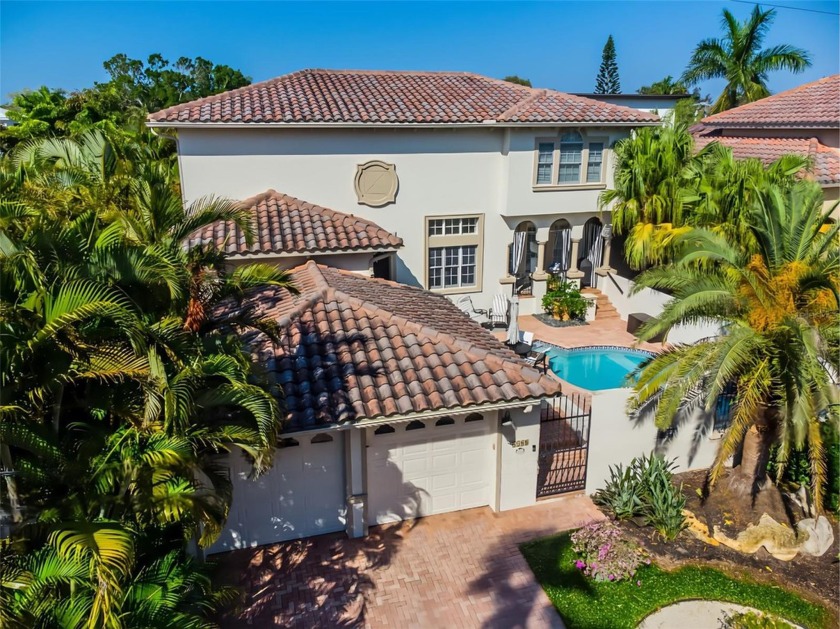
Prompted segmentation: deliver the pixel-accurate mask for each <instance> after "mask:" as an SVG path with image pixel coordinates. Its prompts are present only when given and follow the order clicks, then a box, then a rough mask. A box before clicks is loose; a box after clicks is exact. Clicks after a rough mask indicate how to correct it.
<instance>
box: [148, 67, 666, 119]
mask: <svg viewBox="0 0 840 629" xmlns="http://www.w3.org/2000/svg"><path fill="white" fill-rule="evenodd" d="M658 120H659V118H658V117H657V116H655V115H653V114H649V113H647V112H642V111H638V110H635V109H631V108H629V107H621V106H618V105H612V104H608V103H602V102H598V101H595V100H591V99H588V98H583V97H580V96H572V95H570V94H565V93H562V92H555V91H553V90H543V89H532V88H529V87H525V86H522V85H516V84H513V83H508V82H506V81H500V80H497V79H491V78H488V77H484V76H480V75H477V74H471V73H468V72H389V71H363V70H301V71H299V72H294V73H292V74H287V75H284V76H281V77H278V78H276V79H271V80H268V81H263V82H262V83H254V84H253V85H249V86H247V87H242V88H239V89H237V90H232V91H229V92H224V93H222V94H217V95H215V96H209V97H207V98H203V99H200V100H196V101H193V102H191V103H184V104H182V105H176V106H174V107H170V108H168V109H164V110H162V111H158V112H156V113H153V114H151V115H150V116H149V121H150V122H151V123H153V124H154V123H164V126H165V123H179V122H186V123H225V122H228V123H254V124H258V123H287V124H289V123H342V124H387V123H396V124H418V123H432V124H452V123H484V122H488V121H500V122H514V123H520V122H521V123H535V122H581V123H642V124H644V123H656V122H658Z"/></svg>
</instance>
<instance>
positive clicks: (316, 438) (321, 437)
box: [309, 432, 333, 443]
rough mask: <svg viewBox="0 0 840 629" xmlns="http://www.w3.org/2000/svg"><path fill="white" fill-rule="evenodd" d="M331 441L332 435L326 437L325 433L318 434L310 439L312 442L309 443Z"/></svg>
mask: <svg viewBox="0 0 840 629" xmlns="http://www.w3.org/2000/svg"><path fill="white" fill-rule="evenodd" d="M332 440H333V438H332V435H328V434H327V433H325V432H319V433H318V434H317V435H315V436H314V437H312V440H311V441H310V442H309V443H329V442H330V441H332Z"/></svg>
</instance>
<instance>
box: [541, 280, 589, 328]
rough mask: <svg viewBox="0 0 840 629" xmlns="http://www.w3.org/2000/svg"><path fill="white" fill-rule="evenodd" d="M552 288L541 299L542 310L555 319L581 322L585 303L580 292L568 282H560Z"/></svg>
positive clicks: (584, 314)
mask: <svg viewBox="0 0 840 629" xmlns="http://www.w3.org/2000/svg"><path fill="white" fill-rule="evenodd" d="M552 288H553V290H550V291H548V292H547V293H546V294H545V295H544V296H543V298H542V307H543V310H544V311H545V312H546V313H547V314H550V315H551V316H552V317H554V318H555V319H562V320H563V321H568V320H569V319H577V320H583V319H584V317H585V316H586V307H587V302H586V299H584V297H583V296H582V295H581V294H580V291H579V290H578V289H577V288H575V287H574V286H572V285H571V284H569V283H568V282H561V283H560V284H558V285H557V286H556V287H552Z"/></svg>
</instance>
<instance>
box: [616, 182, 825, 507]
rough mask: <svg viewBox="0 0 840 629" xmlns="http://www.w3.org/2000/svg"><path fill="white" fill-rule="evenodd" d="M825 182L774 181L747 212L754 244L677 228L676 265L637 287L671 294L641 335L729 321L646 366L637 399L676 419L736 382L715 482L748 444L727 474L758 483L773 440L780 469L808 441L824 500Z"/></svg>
mask: <svg viewBox="0 0 840 629" xmlns="http://www.w3.org/2000/svg"><path fill="white" fill-rule="evenodd" d="M822 201H823V200H822V191H821V190H820V188H819V186H817V185H816V184H813V183H810V182H801V183H799V184H796V185H795V186H793V187H791V188H790V189H788V190H782V189H780V188H778V187H771V188H770V189H769V191H767V192H766V193H765V194H763V195H762V196H761V198H760V199H759V200H757V202H756V204H755V207H754V208H753V211H752V213H751V214H750V217H749V228H750V230H751V232H752V238H751V242H752V243H753V245H752V247H754V248H750V247H745V246H744V244H743V243H742V242H741V241H740V240H739V239H737V238H732V237H731V236H730V235H727V234H723V233H714V232H713V231H711V230H708V229H694V230H691V231H690V232H689V233H685V234H682V235H681V236H680V237H679V239H678V240H679V243H678V244H680V245H681V246H682V253H681V255H680V256H679V257H678V258H677V259H676V260H675V262H674V263H673V264H672V265H669V266H666V267H661V268H656V269H651V270H649V271H646V272H645V273H643V274H642V275H640V276H639V278H638V281H637V284H636V288H635V289H634V290H636V291H638V290H641V289H643V288H654V289H659V290H666V291H669V292H670V293H671V294H672V295H673V298H672V299H671V301H670V302H669V303H668V304H667V305H666V306H665V309H664V310H663V312H662V314H661V315H660V316H659V318H658V319H657V320H656V321H655V322H652V323H651V324H649V325H647V326H646V327H645V328H644V329H643V331H642V333H641V337H642V338H644V339H650V338H652V337H653V336H655V335H657V334H661V333H667V332H668V331H669V330H671V329H672V328H674V327H675V326H678V325H683V324H695V323H698V322H712V323H715V324H717V325H718V326H720V329H721V333H720V335H719V336H716V337H714V338H711V339H706V340H703V341H699V342H698V343H696V344H694V345H678V346H675V347H672V348H670V349H668V350H666V351H664V352H663V353H661V354H659V355H658V356H656V357H655V358H654V359H652V360H651V361H649V362H648V363H647V364H646V365H643V367H642V368H641V371H640V374H639V379H638V381H637V383H636V385H635V396H634V398H633V399H632V400H631V409H633V410H639V409H640V408H642V407H644V406H646V405H650V404H653V405H655V419H656V424H657V426H659V427H660V428H662V429H665V428H669V427H670V426H671V425H672V422H673V421H674V419H675V417H676V416H677V415H678V412H679V411H680V410H683V409H685V408H686V407H687V406H691V405H692V404H695V403H699V402H701V401H704V402H705V406H706V410H707V411H711V410H712V409H713V408H714V407H715V404H716V402H717V399H718V398H719V397H720V396H721V395H722V394H723V393H724V392H725V391H726V390H727V389H729V388H731V387H734V388H735V391H736V394H735V395H736V399H735V404H734V413H733V418H732V424H731V426H730V427H729V428H728V430H727V432H726V435H725V436H724V438H723V440H722V442H721V445H720V449H719V451H718V453H717V458H716V460H715V463H714V466H713V468H712V469H711V471H710V481H711V483H712V484H714V483H715V482H716V481H717V480H718V479H719V478H720V477H721V475H722V474H723V472H724V470H725V464H726V462H727V460H728V459H729V458H730V457H732V456H733V455H735V454H736V453H737V452H738V451H739V449H740V450H741V458H740V464H739V465H738V466H737V467H736V468H735V469H734V470H733V472H732V477H731V483H732V486H733V488H735V489H737V490H749V491H751V492H752V493H753V494H755V493H756V492H757V491H759V490H760V489H761V487H762V486H763V483H764V479H765V475H766V467H767V463H768V457H769V452H770V446H771V444H773V443H774V442H775V443H778V445H779V448H778V455H777V459H778V460H777V463H778V469H779V470H780V472H779V473H780V474H781V471H783V470H784V468H785V463H786V461H787V459H788V456H789V454H790V452H791V451H792V450H793V449H797V450H807V451H808V452H809V456H810V460H811V480H812V487H811V491H812V494H813V498H814V504H815V506H816V508H817V509H820V508H821V506H822V488H823V485H824V481H825V478H826V466H825V458H824V453H823V443H822V438H821V434H820V429H819V422H820V415H821V413H823V411H824V410H825V409H826V408H827V407H828V406H830V405H831V404H832V403H835V402H836V401H837V399H836V398H837V389H836V387H835V386H834V385H833V384H832V382H831V374H832V373H833V374H835V375H836V374H837V373H838V367H840V364H839V363H838V357H839V356H840V354H838V350H840V329H838V325H837V321H838V303H840V302H838V291H839V290H840V266H839V265H840V246H838V245H840V242H839V241H838V229H840V225H837V224H832V223H830V222H829V218H828V215H829V212H823V210H822Z"/></svg>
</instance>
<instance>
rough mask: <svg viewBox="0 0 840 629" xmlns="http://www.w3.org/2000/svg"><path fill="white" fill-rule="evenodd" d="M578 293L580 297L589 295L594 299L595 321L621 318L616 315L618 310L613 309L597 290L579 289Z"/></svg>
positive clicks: (610, 303)
mask: <svg viewBox="0 0 840 629" xmlns="http://www.w3.org/2000/svg"><path fill="white" fill-rule="evenodd" d="M580 292H581V294H582V295H591V296H594V297H595V303H596V304H597V306H596V307H595V321H602V320H604V319H620V318H621V317H620V316H619V314H618V310H616V309H615V306H613V305H612V302H611V301H610V300H609V298H608V297H607V296H606V295H605V294H604V293H602V292H601V291H599V290H598V289H597V288H584V289H581V291H580Z"/></svg>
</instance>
